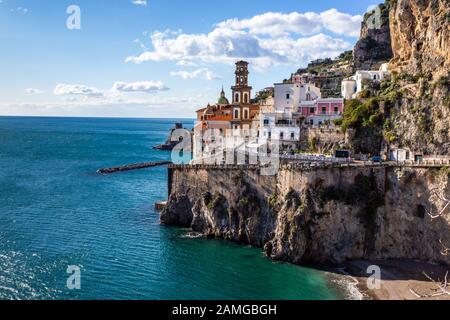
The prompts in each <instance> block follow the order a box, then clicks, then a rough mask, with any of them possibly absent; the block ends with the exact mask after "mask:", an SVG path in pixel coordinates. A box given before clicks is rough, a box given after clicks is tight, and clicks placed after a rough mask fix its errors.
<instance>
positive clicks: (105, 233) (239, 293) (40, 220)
mask: <svg viewBox="0 0 450 320" xmlns="http://www.w3.org/2000/svg"><path fill="white" fill-rule="evenodd" d="M180 121H181V122H182V123H183V125H184V126H185V127H188V128H191V127H192V126H193V123H194V122H193V120H191V119H183V120H180V119H117V118H108V119H106V118H54V117H48V118H46V117H0V299H14V300H22V299H23V300H29V299H31V300H61V299H64V300H66V299H68V300H72V299H73V300H103V299H121V300H141V299H146V300H147V299H152V300H166V299H170V300H180V299H183V300H184V299H187V300H200V299H224V300H235V299H248V300H256V299H268V300H273V299H288V300H297V299H300V300H316V299H320V300H326V299H328V300H330V299H333V300H335V299H345V298H348V293H347V292H346V290H345V286H343V285H338V284H337V282H335V281H333V280H332V279H331V278H330V277H329V276H327V275H326V274H325V273H324V272H321V271H318V270H316V269H311V268H305V267H301V266H297V265H292V264H288V263H281V262H274V261H271V260H269V259H267V258H266V257H264V255H263V252H262V250H261V249H260V248H253V247H250V246H243V245H239V244H235V243H231V242H227V241H219V240H211V239H203V238H196V237H191V236H190V233H189V230H187V229H181V228H172V227H164V226H161V225H160V223H159V214H158V212H157V211H156V210H155V209H154V204H155V202H157V201H160V200H165V199H167V168H165V167H155V168H148V169H142V170H136V171H129V172H121V173H116V174H111V175H101V174H98V173H97V170H98V169H100V168H105V167H112V166H117V165H124V164H130V163H138V162H147V161H160V160H169V159H170V158H171V153H170V152H169V151H157V150H153V149H152V147H153V146H155V145H157V144H160V143H163V142H164V141H165V140H166V138H167V135H168V132H169V130H170V128H172V127H173V126H174V124H175V123H176V122H180Z"/></svg>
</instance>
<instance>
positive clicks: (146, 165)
mask: <svg viewBox="0 0 450 320" xmlns="http://www.w3.org/2000/svg"><path fill="white" fill-rule="evenodd" d="M169 164H172V161H155V162H143V163H135V164H127V165H124V166H119V167H112V168H105V169H100V170H97V173H100V174H110V173H116V172H122V171H131V170H138V169H145V168H152V167H159V166H165V165H169Z"/></svg>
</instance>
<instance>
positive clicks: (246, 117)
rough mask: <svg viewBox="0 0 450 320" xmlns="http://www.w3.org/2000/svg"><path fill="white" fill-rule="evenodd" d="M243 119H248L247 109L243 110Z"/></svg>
mask: <svg viewBox="0 0 450 320" xmlns="http://www.w3.org/2000/svg"><path fill="white" fill-rule="evenodd" d="M244 119H248V110H247V109H245V110H244Z"/></svg>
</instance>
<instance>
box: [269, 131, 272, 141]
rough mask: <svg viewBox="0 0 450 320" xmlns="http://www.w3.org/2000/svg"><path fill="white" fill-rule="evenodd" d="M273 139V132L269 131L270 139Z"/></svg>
mask: <svg viewBox="0 0 450 320" xmlns="http://www.w3.org/2000/svg"><path fill="white" fill-rule="evenodd" d="M270 138H272V132H270V131H269V139H270Z"/></svg>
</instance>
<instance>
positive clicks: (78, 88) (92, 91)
mask: <svg viewBox="0 0 450 320" xmlns="http://www.w3.org/2000/svg"><path fill="white" fill-rule="evenodd" d="M53 93H54V94H56V95H59V96H64V95H75V96H86V97H101V96H103V92H102V91H100V90H98V89H97V88H95V87H88V86H86V85H80V84H64V83H60V84H58V85H56V87H55V89H54V90H53Z"/></svg>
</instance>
